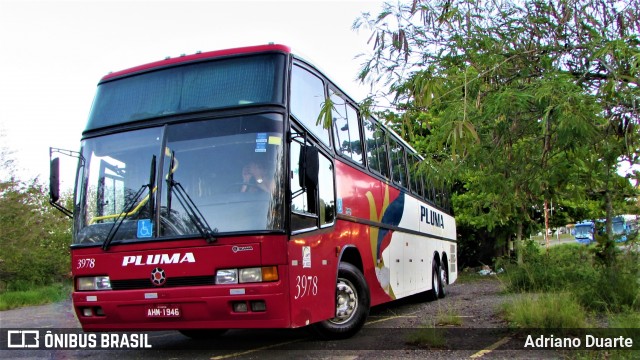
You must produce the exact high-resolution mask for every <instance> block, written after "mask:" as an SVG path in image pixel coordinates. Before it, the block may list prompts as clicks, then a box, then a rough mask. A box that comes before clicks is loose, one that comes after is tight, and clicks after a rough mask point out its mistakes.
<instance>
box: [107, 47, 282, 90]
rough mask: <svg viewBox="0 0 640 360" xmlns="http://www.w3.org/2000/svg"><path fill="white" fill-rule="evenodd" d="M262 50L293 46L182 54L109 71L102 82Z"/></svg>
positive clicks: (274, 50) (267, 50)
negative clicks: (166, 67) (176, 65)
mask: <svg viewBox="0 0 640 360" xmlns="http://www.w3.org/2000/svg"><path fill="white" fill-rule="evenodd" d="M261 52H282V53H286V54H288V53H290V52H291V48H290V47H288V46H286V45H280V44H267V45H256V46H246V47H238V48H232V49H224V50H215V51H208V52H198V53H195V54H192V55H181V56H179V57H175V58H171V57H167V58H166V59H164V60H160V61H155V62H152V63H148V64H144V65H139V66H135V67H132V68H129V69H125V70H120V71H116V72H112V73H109V74H107V75H105V76H104V77H103V78H102V79H101V80H100V82H104V81H108V80H112V79H115V78H118V77H121V76H127V75H131V74H135V73H138V72H142V71H147V70H152V69H155V68H162V67H165V66H171V65H175V64H181V63H188V62H192V61H199V60H206V59H215V58H219V57H225V56H232V55H242V54H251V53H261Z"/></svg>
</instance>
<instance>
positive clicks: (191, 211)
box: [167, 151, 218, 243]
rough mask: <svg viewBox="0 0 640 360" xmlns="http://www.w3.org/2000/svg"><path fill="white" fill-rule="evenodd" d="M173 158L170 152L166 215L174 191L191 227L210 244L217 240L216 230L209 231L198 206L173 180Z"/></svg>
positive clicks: (169, 211)
mask: <svg viewBox="0 0 640 360" xmlns="http://www.w3.org/2000/svg"><path fill="white" fill-rule="evenodd" d="M175 157H176V152H175V151H172V152H171V160H170V161H169V174H168V175H167V210H168V211H167V213H168V214H171V197H172V193H173V191H174V190H175V192H176V198H177V199H178V202H179V203H180V205H182V208H184V210H185V211H186V213H187V215H188V216H189V220H191V222H192V223H193V225H195V227H196V229H197V230H198V232H199V233H200V235H201V236H202V237H203V238H205V239H206V240H207V243H212V242H214V241H216V240H217V239H216V238H215V237H214V236H213V235H214V234H215V233H217V232H218V229H217V228H215V229H213V230H212V229H211V226H209V223H207V220H206V218H205V217H204V216H203V215H202V213H201V212H200V209H198V206H197V205H196V204H195V202H193V199H192V198H191V197H190V196H189V194H188V193H187V191H186V190H185V189H184V188H183V187H182V185H181V184H180V183H179V182H177V181H175V180H173V170H174V169H173V167H174V163H175Z"/></svg>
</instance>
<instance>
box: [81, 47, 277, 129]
mask: <svg viewBox="0 0 640 360" xmlns="http://www.w3.org/2000/svg"><path fill="white" fill-rule="evenodd" d="M284 63H285V56H284V55H282V54H261V55H254V56H245V57H234V58H228V59H219V60H213V61H206V62H198V63H194V64H189V65H182V66H177V67H172V68H163V69H160V70H156V71H152V72H146V73H142V74H137V75H133V76H129V77H126V78H119V79H116V80H112V81H106V82H103V83H101V84H100V85H99V86H98V91H97V93H96V97H95V99H94V101H93V106H92V108H91V113H90V115H89V122H88V124H87V129H86V130H92V129H98V128H102V127H106V126H111V125H117V124H122V123H127V122H131V121H137V120H143V119H150V118H155V117H160V116H167V115H175V114H182V113H189V112H194V111H202V110H211V109H221V108H227V107H234V106H247V105H254V104H282V103H283V94H284V75H283V74H284V70H285V67H284Z"/></svg>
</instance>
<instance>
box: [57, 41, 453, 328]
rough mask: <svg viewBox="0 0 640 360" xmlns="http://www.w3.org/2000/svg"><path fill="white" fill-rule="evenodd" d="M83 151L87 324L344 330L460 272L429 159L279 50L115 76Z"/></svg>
mask: <svg viewBox="0 0 640 360" xmlns="http://www.w3.org/2000/svg"><path fill="white" fill-rule="evenodd" d="M326 99H331V101H330V102H328V104H332V106H331V107H330V108H329V110H328V111H331V118H332V119H333V120H332V123H331V126H330V128H329V126H324V125H323V124H319V121H318V119H319V114H321V112H322V109H326V108H327V107H326V106H325V104H327V100H326ZM325 114H326V113H325ZM79 157H80V161H79V162H78V164H79V165H78V170H77V180H76V185H75V196H74V207H73V213H72V216H73V243H72V245H71V256H72V272H73V278H74V284H75V285H74V290H73V294H72V297H73V306H74V308H75V311H76V313H77V316H78V319H79V320H80V323H81V324H82V328H83V329H84V330H86V331H127V330H168V329H172V330H179V331H181V332H182V333H183V334H185V335H187V336H192V337H201V336H209V335H213V334H219V333H222V332H223V331H225V330H226V329H232V328H297V327H303V326H307V325H312V326H313V328H314V329H316V330H317V331H318V332H319V333H320V334H321V335H324V336H326V337H328V338H346V337H349V336H352V335H353V334H355V333H356V332H357V331H358V330H359V329H360V328H361V327H362V326H363V324H364V323H365V321H366V318H367V315H368V312H369V308H370V307H371V306H374V305H378V304H382V303H385V302H388V301H392V300H394V299H398V298H402V297H406V296H409V295H413V294H417V293H424V294H426V295H431V296H432V297H435V298H438V297H442V296H444V295H445V292H446V285H447V284H450V283H452V282H453V281H455V279H456V277H457V271H456V267H457V266H456V225H455V220H454V218H453V217H452V216H451V214H450V211H449V203H448V200H447V194H446V192H444V191H440V190H438V189H436V188H434V187H433V186H431V185H429V184H430V182H429V181H428V179H424V178H423V177H422V175H421V174H420V172H418V171H416V170H415V169H416V168H417V164H418V163H419V162H420V159H421V158H420V157H419V156H418V155H417V154H416V152H415V151H414V150H413V149H412V148H411V147H410V146H409V145H408V144H407V143H406V142H404V141H403V140H402V139H400V138H399V137H398V136H397V135H396V134H395V133H394V132H393V131H391V130H390V129H388V128H387V127H385V126H384V125H383V124H381V123H380V122H378V121H377V120H376V119H374V118H372V117H363V116H361V115H360V112H359V110H358V107H357V106H356V103H355V102H353V101H352V100H351V99H350V98H349V97H347V96H346V95H345V94H344V93H343V92H342V91H340V89H339V88H338V87H337V86H336V85H335V84H334V83H332V82H331V81H330V80H329V79H327V78H326V77H325V76H324V75H323V74H322V73H320V72H319V71H318V70H317V69H316V68H315V67H314V66H312V65H311V64H310V63H308V62H306V61H305V60H303V59H301V58H299V57H297V56H296V55H294V54H292V52H291V50H290V48H289V47H286V46H283V45H273V44H269V45H263V46H254V47H244V48H236V49H229V50H221V51H213V52H204V53H197V54H194V55H188V56H181V57H178V58H168V59H165V60H162V61H158V62H154V63H150V64H146V65H142V66H138V67H134V68H131V69H128V70H124V71H119V72H115V73H111V74H108V75H106V76H105V77H103V78H102V79H101V80H100V82H99V84H98V88H97V94H96V96H95V99H94V102H93V106H92V109H91V113H90V115H89V120H88V123H87V127H86V129H85V131H84V132H83V136H82V142H81V150H80V155H79ZM57 163H58V159H57V158H56V159H52V176H51V189H52V190H51V196H52V202H55V201H57V199H58V190H57V189H58V179H57V177H58V171H59V170H58V169H57V166H58V165H57Z"/></svg>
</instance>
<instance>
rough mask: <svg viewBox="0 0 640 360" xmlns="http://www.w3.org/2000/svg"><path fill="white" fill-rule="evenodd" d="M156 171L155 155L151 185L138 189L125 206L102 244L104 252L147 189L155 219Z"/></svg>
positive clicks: (150, 178)
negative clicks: (154, 193) (154, 192)
mask: <svg viewBox="0 0 640 360" xmlns="http://www.w3.org/2000/svg"><path fill="white" fill-rule="evenodd" d="M155 169H156V156H155V155H153V157H151V170H150V173H151V175H150V176H149V183H148V184H145V185H142V186H141V187H140V189H138V191H137V192H136V193H135V195H133V197H132V198H131V200H129V202H128V203H127V204H125V206H124V211H122V212H121V213H120V214H118V217H116V219H115V221H114V222H113V225H111V228H110V229H109V233H107V237H106V238H105V240H104V243H103V244H102V250H105V251H106V250H107V249H108V248H109V244H111V242H112V241H113V239H114V238H115V237H116V234H117V233H118V230H119V229H120V225H122V223H123V222H124V219H125V218H126V217H127V214H129V213H131V212H132V211H133V209H134V208H135V206H136V204H137V203H138V200H139V199H140V197H141V196H142V194H143V193H144V189H146V188H148V189H149V204H150V206H151V219H153V212H154V208H153V207H154V201H153V191H154V188H155Z"/></svg>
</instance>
